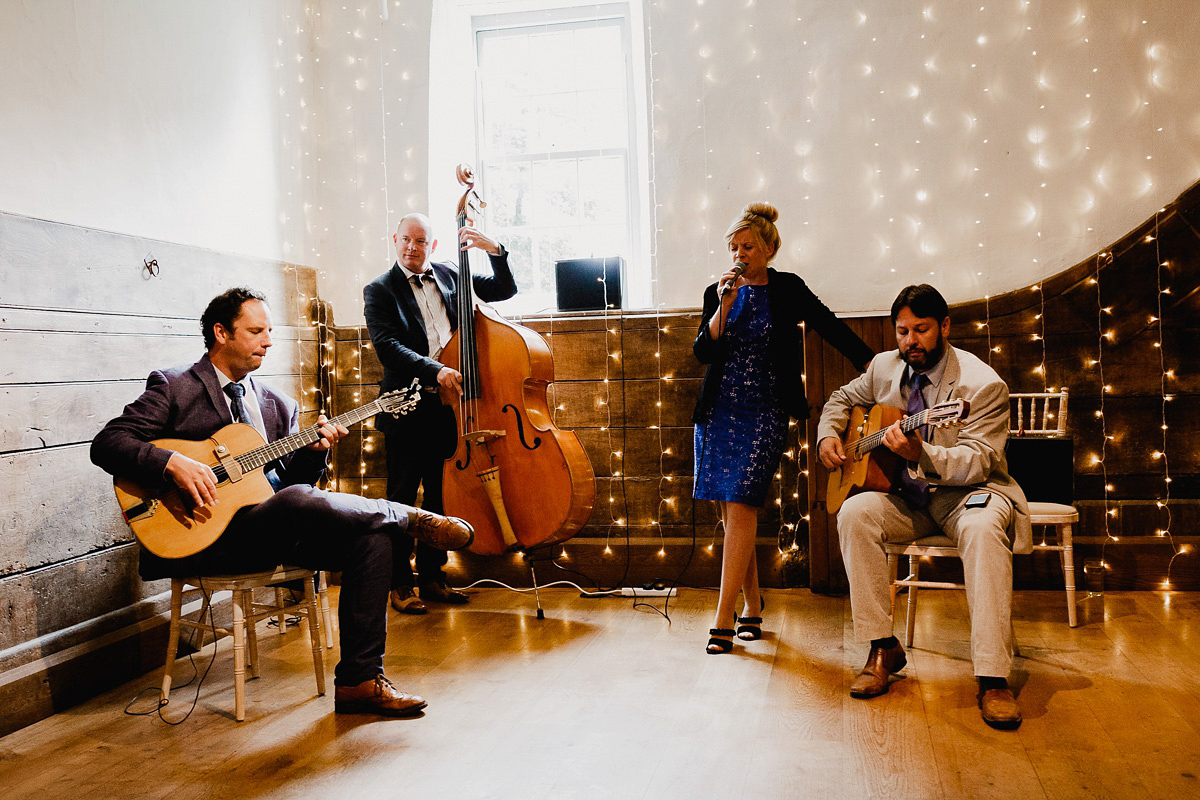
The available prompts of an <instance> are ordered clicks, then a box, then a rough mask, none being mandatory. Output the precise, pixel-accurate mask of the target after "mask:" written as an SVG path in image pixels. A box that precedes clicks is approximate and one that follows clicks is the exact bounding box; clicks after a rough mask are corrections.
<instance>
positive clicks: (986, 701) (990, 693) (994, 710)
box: [979, 689, 1021, 731]
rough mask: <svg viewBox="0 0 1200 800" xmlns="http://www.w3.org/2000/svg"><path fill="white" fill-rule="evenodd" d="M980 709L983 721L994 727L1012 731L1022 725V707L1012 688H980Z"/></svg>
mask: <svg viewBox="0 0 1200 800" xmlns="http://www.w3.org/2000/svg"><path fill="white" fill-rule="evenodd" d="M979 711H980V716H982V717H983V721H984V722H986V723H987V724H988V725H991V726H992V727H993V728H997V729H999V730H1002V731H1011V730H1015V729H1016V728H1018V727H1020V725H1021V709H1020V708H1018V707H1017V698H1015V697H1013V693H1012V689H980V690H979Z"/></svg>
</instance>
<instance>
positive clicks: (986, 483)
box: [817, 284, 1033, 729]
mask: <svg viewBox="0 0 1200 800" xmlns="http://www.w3.org/2000/svg"><path fill="white" fill-rule="evenodd" d="M892 323H893V324H894V325H895V328H896V343H897V345H898V349H896V350H893V351H890V352H887V353H881V354H879V355H878V356H876V357H875V358H874V359H873V360H872V361H871V364H870V366H869V367H868V368H867V371H866V372H865V373H864V374H862V375H860V376H859V377H857V378H855V379H854V380H852V381H851V382H850V383H848V384H846V385H845V386H843V387H842V388H840V389H838V390H837V391H836V392H834V393H833V394H832V395H831V396H830V398H829V402H827V403H826V404H825V408H824V410H823V411H822V412H821V421H820V424H819V425H818V428H817V440H818V453H819V456H820V459H821V463H822V464H824V465H825V466H826V467H828V468H829V469H834V468H836V467H840V466H841V465H842V464H843V463H844V462H845V461H846V454H845V452H844V451H843V448H842V442H841V438H840V436H841V434H842V433H843V432H844V431H845V429H846V424H847V420H848V419H849V416H850V410H851V408H852V407H853V406H867V407H870V406H872V405H876V404H882V405H886V406H893V407H897V408H902V409H907V411H908V414H910V415H912V414H914V413H917V412H918V411H919V410H920V409H922V408H926V407H932V406H934V405H936V404H938V403H944V402H946V401H950V400H957V399H959V398H961V399H963V400H966V401H967V402H968V403H969V404H970V411H969V414H968V416H967V419H966V421H965V422H964V423H963V424H962V425H961V426H958V427H942V428H936V429H935V430H934V431H933V433H932V435H931V436H930V437H929V439H928V441H926V440H925V438H924V437H923V436H922V432H921V430H920V429H917V430H914V431H912V432H910V433H908V434H905V433H904V432H903V431H902V430H901V428H900V424H899V423H896V424H895V425H893V426H892V427H891V428H889V429H888V430H887V432H886V434H885V435H884V439H883V445H885V446H886V447H887V448H888V449H890V450H891V451H893V452H894V453H896V454H897V455H899V456H900V457H901V459H903V460H904V461H906V462H907V466H906V467H902V468H901V470H900V475H899V476H898V480H897V487H896V489H895V490H893V491H892V492H886V493H885V492H875V491H864V492H861V493H859V494H856V495H853V496H851V497H849V498H848V499H847V500H846V501H845V502H844V503H843V504H842V507H841V509H840V511H839V512H838V532H839V536H840V538H841V548H842V558H843V559H844V561H845V563H846V574H847V576H848V578H849V580H850V605H851V610H852V612H853V614H854V632H855V636H856V638H857V639H858V640H859V641H868V640H869V641H870V642H871V651H870V654H869V655H868V656H867V663H866V666H865V667H863V670H862V672H861V673H860V674H859V675H858V677H857V678H856V679H855V680H854V682H853V683H852V684H851V686H850V694H851V695H852V696H854V697H862V698H867V697H876V696H878V695H881V694H883V693H885V692H886V691H887V690H888V681H889V676H890V675H891V674H892V673H895V672H898V671H899V670H900V669H902V668H903V667H904V665H905V664H906V663H907V659H906V658H905V655H904V648H903V646H901V644H900V642H899V641H897V639H896V638H895V637H894V636H892V602H891V571H890V570H889V569H888V564H887V554H886V553H885V552H884V549H883V545H884V543H895V542H907V541H912V540H913V539H918V538H920V537H922V536H930V535H934V534H937V533H943V534H945V535H946V536H948V537H949V538H950V539H952V540H953V541H954V542H955V544H956V546H957V547H958V550H959V553H960V554H961V556H962V562H963V572H964V577H965V583H966V591H967V604H968V606H969V607H970V614H971V659H972V662H973V665H974V671H975V675H976V677H977V678H978V681H979V706H980V709H981V711H982V715H983V719H984V721H985V722H986V723H987V724H989V725H991V726H992V727H995V728H1004V729H1012V728H1016V727H1017V726H1018V725H1020V724H1021V711H1020V709H1019V708H1018V707H1017V703H1016V699H1015V698H1014V697H1013V694H1012V690H1011V689H1010V688H1009V687H1008V674H1009V671H1010V670H1011V668H1012V627H1011V624H1010V615H1011V611H1012V554H1013V553H1014V552H1017V553H1028V552H1030V550H1031V549H1032V544H1033V535H1032V529H1031V527H1030V522H1029V507H1028V504H1027V503H1026V501H1025V495H1024V493H1023V492H1022V491H1021V487H1020V486H1018V485H1017V484H1016V482H1015V481H1013V479H1012V478H1011V477H1009V475H1008V466H1007V464H1006V462H1005V459H1004V445H1005V442H1006V441H1007V439H1008V428H1009V422H1008V417H1009V408H1008V387H1007V386H1006V385H1005V384H1004V381H1002V380H1001V379H1000V376H998V375H997V374H996V372H995V371H994V370H993V369H992V368H991V367H989V366H988V365H987V364H986V363H984V362H983V361H981V360H979V359H978V358H976V357H975V356H973V355H971V354H970V353H968V352H966V351H965V350H959V349H957V348H955V347H952V346H950V344H949V343H948V341H947V336H948V335H949V333H950V312H949V309H948V307H947V305H946V301H945V299H943V298H942V295H941V294H940V293H939V292H938V290H937V289H935V288H933V287H932V286H930V285H928V284H922V285H920V286H909V287H907V288H905V289H904V290H903V291H901V292H900V295H899V296H898V297H897V298H896V300H895V302H894V303H892ZM914 387H915V388H914ZM914 392H917V393H919V395H914Z"/></svg>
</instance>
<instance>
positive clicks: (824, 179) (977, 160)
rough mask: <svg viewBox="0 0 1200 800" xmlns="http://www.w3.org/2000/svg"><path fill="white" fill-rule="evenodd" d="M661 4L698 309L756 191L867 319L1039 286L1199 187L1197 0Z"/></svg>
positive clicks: (834, 300)
mask: <svg viewBox="0 0 1200 800" xmlns="http://www.w3.org/2000/svg"><path fill="white" fill-rule="evenodd" d="M650 5H651V7H652V10H651V11H650V14H649V24H650V26H651V40H652V47H651V50H652V51H653V55H652V64H651V73H652V75H653V80H654V82H653V99H654V120H653V127H654V132H655V133H654V139H653V142H654V145H653V146H654V150H655V160H654V164H655V174H656V177H657V190H656V194H657V196H658V198H659V202H660V203H661V207H660V208H658V209H657V211H658V214H657V222H658V226H657V227H658V228H659V229H660V232H659V240H658V244H659V253H658V265H659V269H658V277H659V288H660V295H659V301H660V302H662V303H664V304H665V305H667V306H675V305H685V304H693V305H694V304H696V303H697V302H698V300H699V297H700V290H701V287H702V285H703V284H704V283H706V282H707V281H709V280H711V279H712V277H713V276H714V275H715V274H717V273H719V271H720V269H721V268H722V267H723V266H724V263H726V258H725V257H724V256H723V254H722V252H721V251H722V246H723V239H722V234H723V232H724V230H725V228H726V227H727V225H728V223H729V222H730V220H731V219H732V218H733V217H734V216H735V215H736V213H737V212H738V210H739V209H740V208H741V207H742V205H744V204H745V203H747V202H750V201H754V200H766V201H769V202H772V203H774V204H775V205H777V206H778V207H779V209H780V212H781V213H780V220H779V228H780V233H781V235H782V237H783V242H784V244H783V252H782V253H781V255H780V256H779V258H778V262H779V265H780V266H782V267H784V268H786V269H791V270H794V271H797V272H799V273H801V274H802V275H803V276H804V277H805V278H806V279H807V280H808V282H809V284H810V285H811V286H812V287H813V288H814V289H815V290H816V291H817V293H818V294H819V295H820V296H821V297H822V299H824V300H825V301H826V303H827V304H829V305H830V306H831V307H833V308H835V309H836V310H839V311H850V310H872V309H885V308H887V307H888V306H889V305H890V302H891V299H892V298H893V297H894V296H895V293H896V291H897V289H898V288H899V287H900V286H902V285H904V284H907V283H913V282H922V281H928V282H931V283H933V284H935V285H937V286H939V287H940V288H942V290H943V292H944V293H945V294H946V296H947V298H948V299H950V300H952V301H961V300H968V299H972V298H979V297H982V296H983V295H985V294H993V295H994V294H997V293H1000V292H1003V291H1006V290H1011V289H1015V288H1019V287H1023V286H1026V285H1028V284H1031V283H1034V282H1036V281H1037V280H1039V279H1040V278H1042V277H1044V276H1046V275H1049V274H1053V273H1056V272H1059V271H1061V270H1062V269H1064V268H1066V267H1068V266H1070V265H1073V264H1075V263H1077V262H1079V261H1081V260H1083V259H1085V258H1087V257H1088V256H1089V255H1090V254H1092V253H1094V252H1095V251H1097V250H1099V249H1101V248H1103V247H1105V246H1106V245H1107V244H1108V243H1109V242H1111V241H1113V240H1114V239H1116V238H1117V237H1119V236H1120V235H1122V234H1124V233H1126V232H1127V231H1128V230H1129V229H1130V228H1132V227H1133V226H1134V225H1136V224H1137V223H1139V222H1141V221H1142V220H1144V219H1146V218H1147V217H1148V216H1150V215H1151V214H1153V212H1154V210H1155V208H1156V207H1157V206H1159V205H1161V204H1163V203H1165V202H1167V201H1169V200H1171V199H1173V198H1174V197H1176V196H1177V195H1178V193H1179V192H1180V191H1181V190H1182V189H1184V188H1186V187H1187V186H1189V185H1191V184H1192V183H1193V182H1195V181H1196V180H1197V179H1198V178H1200V80H1197V79H1198V78H1200V48H1197V47H1196V46H1195V42H1196V41H1197V40H1198V36H1200V22H1198V21H1197V16H1198V15H1197V14H1196V13H1195V12H1196V10H1197V7H1196V4H1195V3H1194V2H1187V0H1176V1H1175V2H1162V1H1161V0H1127V2H1111V1H1099V2H1097V1H1092V2H1089V1H1088V0H1073V1H1072V2H1045V1H1044V0H1039V1H1038V2H1029V1H1028V0H979V1H978V2H973V3H968V2H965V0H923V1H922V2H912V1H911V0H856V2H853V3H846V2H840V1H838V0H825V1H824V2H821V1H818V0H814V1H813V2H798V3H782V2H770V0H758V1H757V2H755V0H746V2H742V3H737V4H736V5H737V10H733V9H734V5H735V4H733V3H726V2H718V1H717V0H657V2H654V3H651V4H650ZM1143 20H1145V24H1143Z"/></svg>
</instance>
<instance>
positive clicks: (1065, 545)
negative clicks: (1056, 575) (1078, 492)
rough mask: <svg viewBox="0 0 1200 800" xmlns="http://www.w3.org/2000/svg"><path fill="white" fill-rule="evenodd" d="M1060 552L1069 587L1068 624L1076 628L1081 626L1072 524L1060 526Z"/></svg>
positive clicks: (1064, 579)
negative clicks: (1076, 602) (1077, 605)
mask: <svg viewBox="0 0 1200 800" xmlns="http://www.w3.org/2000/svg"><path fill="white" fill-rule="evenodd" d="M1057 535H1058V545H1059V547H1061V548H1062V549H1061V550H1059V551H1058V555H1059V557H1060V558H1061V559H1062V570H1063V583H1065V584H1066V587H1067V624H1068V625H1070V626H1071V627H1072V628H1074V627H1075V626H1076V625H1078V624H1079V618H1078V616H1077V614H1078V611H1077V609H1076V607H1075V545H1074V541H1073V538H1072V533H1071V525H1070V523H1068V524H1066V525H1059V526H1058V531H1057Z"/></svg>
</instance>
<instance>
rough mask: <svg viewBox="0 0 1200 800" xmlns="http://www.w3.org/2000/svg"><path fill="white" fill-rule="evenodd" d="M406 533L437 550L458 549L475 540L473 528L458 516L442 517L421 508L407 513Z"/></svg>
mask: <svg viewBox="0 0 1200 800" xmlns="http://www.w3.org/2000/svg"><path fill="white" fill-rule="evenodd" d="M407 532H408V535H409V536H411V537H413V538H414V539H417V540H418V541H422V542H424V543H425V544H427V545H429V546H430V547H435V548H437V549H438V550H460V549H462V548H464V547H467V546H468V545H470V544H471V542H473V541H475V529H474V528H472V527H471V525H470V523H469V522H467V521H466V520H464V519H459V518H458V517H443V516H442V515H441V514H434V513H433V512H432V511H426V510H425V509H423V508H414V509H413V510H412V511H410V512H409V514H408V531H407Z"/></svg>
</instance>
